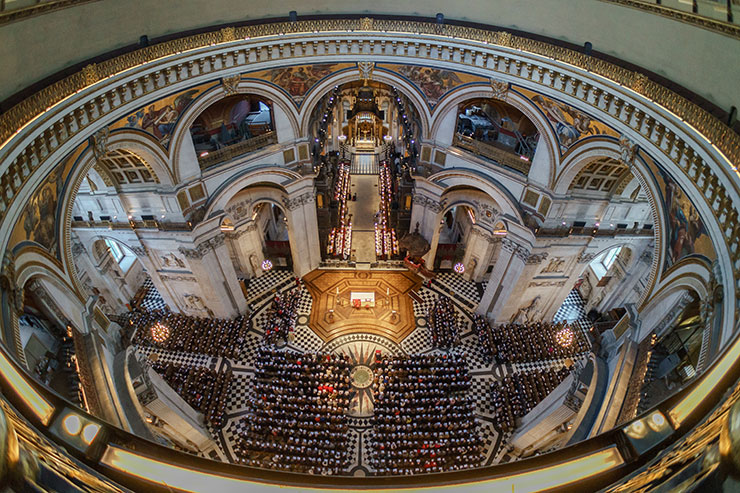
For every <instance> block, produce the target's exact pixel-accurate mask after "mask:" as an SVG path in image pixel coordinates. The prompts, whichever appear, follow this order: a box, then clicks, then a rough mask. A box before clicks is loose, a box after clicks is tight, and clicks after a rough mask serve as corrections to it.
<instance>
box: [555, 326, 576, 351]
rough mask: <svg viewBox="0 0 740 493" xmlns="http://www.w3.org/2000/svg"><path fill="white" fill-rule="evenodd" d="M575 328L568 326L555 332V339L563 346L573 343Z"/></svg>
mask: <svg viewBox="0 0 740 493" xmlns="http://www.w3.org/2000/svg"><path fill="white" fill-rule="evenodd" d="M573 337H574V336H573V329H571V328H570V327H568V326H566V327H564V328H562V329H560V330H559V331H557V332H556V333H555V341H556V342H557V343H558V344H560V345H561V346H563V347H569V346H570V345H571V344H573Z"/></svg>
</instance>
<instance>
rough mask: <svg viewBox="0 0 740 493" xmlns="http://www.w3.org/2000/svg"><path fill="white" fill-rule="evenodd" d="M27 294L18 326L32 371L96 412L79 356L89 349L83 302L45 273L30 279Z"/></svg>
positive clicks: (65, 394) (78, 403)
mask: <svg viewBox="0 0 740 493" xmlns="http://www.w3.org/2000/svg"><path fill="white" fill-rule="evenodd" d="M23 293H24V294H23V311H22V313H21V314H20V315H19V317H18V329H19V335H20V340H21V344H22V347H23V353H24V356H25V358H26V362H27V364H28V370H29V373H30V374H31V375H33V377H34V378H36V379H37V380H38V381H39V382H41V383H42V384H44V385H45V386H47V387H49V388H50V389H52V390H53V391H55V392H56V393H58V394H59V395H61V396H62V397H64V398H65V399H67V400H68V401H69V402H71V403H73V404H74V405H76V406H78V407H80V408H81V409H84V410H86V411H90V412H96V411H97V409H96V408H95V407H94V406H93V407H91V406H90V405H89V404H88V401H87V398H86V395H85V385H83V382H82V379H83V378H84V377H85V375H84V371H85V370H84V369H85V368H87V367H86V366H85V362H84V361H82V360H79V359H78V357H79V355H78V353H79V352H82V353H84V352H85V349H84V347H83V340H82V338H83V336H84V334H85V331H86V329H85V327H83V326H81V325H80V324H81V323H82V319H81V318H80V317H78V316H77V315H78V314H80V312H81V311H83V310H84V308H83V307H82V304H81V303H79V301H78V300H77V299H74V298H73V297H70V296H68V294H67V292H66V289H64V288H62V287H60V286H58V285H57V284H56V283H55V282H51V281H49V280H48V279H47V278H45V277H43V276H35V277H33V278H31V279H30V280H29V281H28V282H26V283H25V285H24V288H23ZM82 357H84V354H83V355H82ZM87 383H88V384H89V383H91V382H89V381H88V382H87ZM88 388H89V387H88Z"/></svg>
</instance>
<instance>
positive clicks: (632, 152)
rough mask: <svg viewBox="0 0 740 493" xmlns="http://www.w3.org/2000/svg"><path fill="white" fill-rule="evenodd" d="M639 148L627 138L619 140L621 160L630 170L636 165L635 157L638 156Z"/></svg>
mask: <svg viewBox="0 0 740 493" xmlns="http://www.w3.org/2000/svg"><path fill="white" fill-rule="evenodd" d="M637 149H638V146H637V144H636V143H635V142H633V141H631V140H630V139H629V138H627V137H626V136H624V135H622V136H621V137H620V138H619V152H620V154H621V159H622V162H623V163H624V164H626V165H627V166H629V167H630V168H631V167H632V166H634V164H635V156H636V155H637Z"/></svg>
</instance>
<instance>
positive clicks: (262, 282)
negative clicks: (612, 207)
mask: <svg viewBox="0 0 740 493" xmlns="http://www.w3.org/2000/svg"><path fill="white" fill-rule="evenodd" d="M246 284H247V290H248V291H247V293H248V295H247V296H248V303H249V305H250V308H251V309H252V314H251V316H250V318H251V320H250V329H249V332H248V333H247V335H246V337H245V342H244V345H243V347H242V350H241V353H240V355H239V356H238V357H237V358H236V359H234V360H228V359H225V358H224V359H222V358H211V357H209V356H206V355H198V354H186V353H177V352H172V351H162V350H157V349H156V348H154V347H151V346H142V347H140V348H138V350H139V351H140V352H142V353H144V354H145V355H148V354H150V353H152V352H157V353H158V354H159V355H160V358H161V360H163V361H173V362H177V363H181V364H188V365H205V366H210V367H212V368H214V369H219V370H220V371H225V370H226V369H227V368H230V369H231V371H233V375H234V381H233V384H232V386H231V391H230V395H229V399H228V401H227V407H226V413H227V424H226V426H225V427H224V428H223V429H221V430H213V433H214V436H215V437H216V441H217V444H218V447H217V448H218V454H217V455H218V456H219V458H221V459H222V460H226V461H230V462H233V461H234V460H235V457H234V451H233V445H234V443H235V438H236V437H237V436H238V434H239V432H240V431H241V430H243V429H244V427H245V426H246V425H245V417H246V416H247V415H248V413H249V412H250V411H249V407H248V401H249V400H250V399H251V398H253V387H254V372H255V368H254V361H255V358H256V352H257V349H258V347H259V346H260V345H261V344H262V336H263V332H264V327H265V325H266V324H267V323H268V322H269V306H270V302H271V299H272V295H273V293H274V292H275V291H280V292H287V291H291V290H293V289H297V284H296V280H295V277H294V276H293V274H292V273H290V272H286V271H270V272H267V273H265V274H263V275H262V276H260V277H259V278H255V279H251V280H248V281H246ZM149 286H150V288H151V290H152V291H153V294H152V296H151V298H147V299H152V300H156V297H158V293H156V289H154V286H153V284H151V281H149ZM484 289H485V283H474V282H471V281H467V280H465V279H463V277H462V276H460V275H459V274H454V273H443V274H440V275H439V276H438V277H437V278H436V279H435V280H434V281H433V282H432V284H431V286H429V287H428V286H426V285H425V286H423V287H421V288H420V289H419V290H418V291H417V292H416V293H415V294H414V296H412V298H413V309H414V315H415V319H416V328H415V330H414V331H413V332H412V333H411V334H410V335H409V336H408V337H406V338H405V339H404V340H403V341H401V343H400V344H398V345H396V344H394V345H393V347H392V348H391V347H386V346H387V343H386V341H387V340H386V341H380V340H377V341H376V340H374V339H372V338H373V337H377V336H373V335H372V334H363V333H358V334H351V335H347V336H343V337H341V338H337V339H336V340H334V341H330V342H329V343H324V341H323V340H322V339H321V338H320V337H319V336H318V335H317V334H315V333H314V332H313V331H312V330H311V329H310V328H309V326H308V320H309V317H310V313H311V308H312V305H313V303H312V299H311V295H310V293H309V292H308V290H306V289H305V288H304V289H302V294H301V298H300V301H299V307H298V316H297V318H296V327H295V330H294V333H293V336H292V337H291V338H290V340H289V341H288V344H287V347H286V348H287V349H289V350H293V351H300V352H317V351H321V352H346V351H348V350H352V348H355V349H357V348H360V347H361V346H363V345H367V344H380V345H381V346H382V347H383V348H384V349H385V350H387V351H390V352H393V353H398V354H401V353H406V354H424V353H429V354H437V353H442V351H440V350H435V349H433V347H432V344H431V336H430V331H429V326H428V320H427V318H426V315H427V312H428V311H429V309H430V308H431V307H432V306H433V304H434V302H435V301H436V300H437V299H438V298H439V296H441V295H445V296H448V297H450V299H451V300H452V301H453V306H454V307H455V310H456V311H457V314H458V319H459V321H460V323H461V327H460V329H461V330H460V333H461V340H460V344H459V345H458V346H457V347H456V348H454V349H452V351H455V352H459V353H462V354H464V355H465V356H466V357H467V360H468V365H469V371H470V375H471V388H470V391H469V395H470V396H471V397H472V398H473V399H474V401H475V405H476V411H475V413H476V419H477V420H478V423H479V425H480V427H479V429H480V432H481V434H482V436H483V439H484V443H485V445H486V460H485V465H489V464H494V463H498V462H501V461H506V460H508V457H509V456H508V454H507V450H506V444H507V438H508V435H504V434H502V433H501V432H500V431H499V430H497V429H496V427H495V426H494V414H495V410H494V409H493V407H492V405H491V402H490V389H491V385H492V383H493V382H494V381H497V380H501V379H502V378H504V376H505V375H507V374H508V373H510V372H512V371H518V372H532V371H537V370H541V369H544V368H548V367H555V368H559V367H560V366H562V364H563V362H564V360H550V361H534V362H529V363H522V364H515V365H508V366H504V365H497V364H495V363H488V362H487V361H486V359H485V357H484V356H483V354H482V352H481V350H480V347H479V343H478V338H477V334H476V333H475V332H474V330H473V329H472V312H473V310H474V308H475V307H476V306H477V304H478V303H479V301H480V297H481V295H482V293H483V291H484ZM155 294H156V295H155ZM159 299H160V300H161V297H160V298H159ZM152 303H154V304H152V305H149V306H159V305H157V304H156V303H157V302H156V301H153V302H152ZM583 305H584V302H583V299H581V297H580V295H579V294H578V292H577V291H574V292H572V293H570V294H569V295H568V297H567V298H566V301H565V302H564V304H563V307H561V309H560V310H559V311H558V313H557V314H556V316H555V320H568V321H569V322H571V323H572V324H573V325H574V326H575V327H577V328H579V329H581V330H584V331H587V330H588V328H589V327H590V323H589V322H588V321H587V319H586V318H585V313H584V312H583ZM381 339H382V338H381ZM358 351H359V349H358ZM582 357H585V355H582ZM370 430H371V421H370V419H369V418H362V417H350V432H349V433H350V443H351V446H352V461H351V465H350V466H349V467H348V468H347V469H346V471H345V473H346V474H349V475H357V476H362V475H367V474H369V473H372V472H373V471H372V470H371V469H369V468H368V466H367V464H368V459H369V451H368V446H367V440H368V436H369V434H370Z"/></svg>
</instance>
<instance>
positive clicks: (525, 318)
mask: <svg viewBox="0 0 740 493" xmlns="http://www.w3.org/2000/svg"><path fill="white" fill-rule="evenodd" d="M539 304H540V296H539V295H537V296H535V297H534V298H533V299H532V301H530V302H529V305H527V306H523V307H521V308H519V310H517V312H516V313H515V314H514V316H513V317H511V321H512V322H513V323H516V324H527V323H529V322H534V317H535V315H536V311H537V306H538V305H539Z"/></svg>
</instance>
